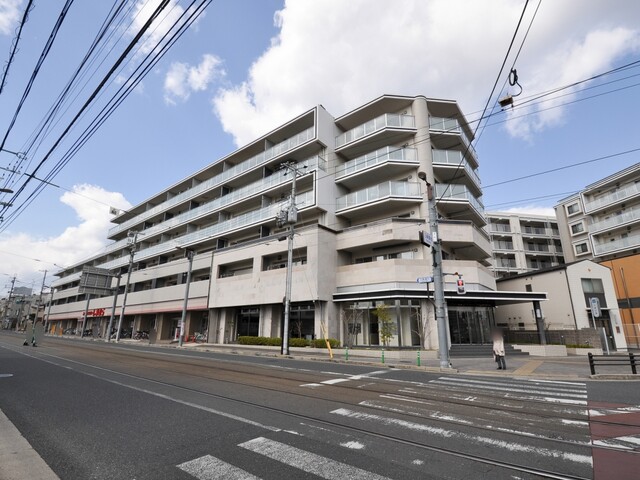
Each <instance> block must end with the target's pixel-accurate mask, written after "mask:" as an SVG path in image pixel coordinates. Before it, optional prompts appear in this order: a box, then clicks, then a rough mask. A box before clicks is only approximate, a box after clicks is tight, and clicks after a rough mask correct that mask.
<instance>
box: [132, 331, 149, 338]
mask: <svg viewBox="0 0 640 480" xmlns="http://www.w3.org/2000/svg"><path fill="white" fill-rule="evenodd" d="M133 339H134V340H149V332H147V331H146V330H138V331H137V332H136V334H135V335H134V336H133Z"/></svg>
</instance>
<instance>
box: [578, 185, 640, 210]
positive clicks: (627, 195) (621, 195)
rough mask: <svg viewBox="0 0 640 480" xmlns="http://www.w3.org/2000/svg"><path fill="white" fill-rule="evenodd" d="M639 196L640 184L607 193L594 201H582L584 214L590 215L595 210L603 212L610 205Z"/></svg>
mask: <svg viewBox="0 0 640 480" xmlns="http://www.w3.org/2000/svg"><path fill="white" fill-rule="evenodd" d="M639 194H640V183H634V184H632V185H629V186H627V187H624V188H621V189H620V190H616V191H615V192H611V193H608V194H606V195H603V196H601V197H598V198H596V199H594V200H587V199H586V198H585V199H584V210H585V213H592V212H595V211H597V210H603V209H605V208H607V207H609V206H611V205H615V204H616V203H620V202H623V201H626V200H629V199H631V198H633V197H636V196H638V195H639Z"/></svg>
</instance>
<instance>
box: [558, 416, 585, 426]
mask: <svg viewBox="0 0 640 480" xmlns="http://www.w3.org/2000/svg"><path fill="white" fill-rule="evenodd" d="M560 420H561V421H562V423H564V424H565V425H582V426H586V425H589V422H583V421H582V420H568V419H566V418H562V419H560Z"/></svg>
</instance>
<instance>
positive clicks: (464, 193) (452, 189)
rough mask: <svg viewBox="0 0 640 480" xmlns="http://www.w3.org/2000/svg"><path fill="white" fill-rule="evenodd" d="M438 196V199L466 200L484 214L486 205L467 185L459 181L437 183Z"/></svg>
mask: <svg viewBox="0 0 640 480" xmlns="http://www.w3.org/2000/svg"><path fill="white" fill-rule="evenodd" d="M436 198H437V199H438V201H444V200H466V201H468V202H469V203H470V204H471V205H473V207H474V208H475V209H476V210H477V211H478V212H480V213H481V214H484V205H483V204H482V202H481V201H480V200H478V199H477V198H476V197H475V196H474V195H473V193H471V192H470V191H469V189H468V188H467V187H466V186H465V185H460V184H457V183H452V184H447V183H437V184H436Z"/></svg>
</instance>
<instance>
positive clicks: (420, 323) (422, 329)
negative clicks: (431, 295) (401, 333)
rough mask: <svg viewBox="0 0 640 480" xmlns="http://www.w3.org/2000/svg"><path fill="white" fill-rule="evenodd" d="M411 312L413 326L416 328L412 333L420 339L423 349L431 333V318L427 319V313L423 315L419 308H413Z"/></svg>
mask: <svg viewBox="0 0 640 480" xmlns="http://www.w3.org/2000/svg"><path fill="white" fill-rule="evenodd" d="M410 312H411V313H410V315H411V325H412V326H413V325H415V328H413V329H412V331H413V332H414V333H415V334H416V335H417V336H418V337H419V338H420V348H421V349H423V348H424V347H425V343H426V341H427V338H428V337H429V333H430V331H431V327H430V326H429V318H428V317H427V313H426V312H425V314H424V315H422V311H421V308H420V307H418V306H415V307H413V306H412V307H411V310H410Z"/></svg>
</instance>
